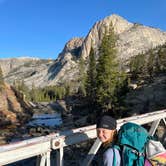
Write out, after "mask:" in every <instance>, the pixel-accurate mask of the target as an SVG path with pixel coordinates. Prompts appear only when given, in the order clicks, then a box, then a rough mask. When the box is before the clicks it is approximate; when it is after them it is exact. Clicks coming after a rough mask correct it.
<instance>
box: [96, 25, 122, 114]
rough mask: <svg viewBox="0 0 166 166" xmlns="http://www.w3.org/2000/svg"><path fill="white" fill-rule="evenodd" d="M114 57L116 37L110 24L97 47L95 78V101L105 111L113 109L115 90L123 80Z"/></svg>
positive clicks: (115, 53) (115, 100)
mask: <svg viewBox="0 0 166 166" xmlns="http://www.w3.org/2000/svg"><path fill="white" fill-rule="evenodd" d="M116 55H117V50H116V35H115V33H114V30H113V26H112V24H111V25H110V28H109V31H105V34H104V36H103V39H102V42H101V45H100V47H99V59H98V64H97V76H96V101H97V104H98V105H99V106H100V107H101V108H102V109H104V110H106V111H107V110H109V109H114V107H115V105H116V102H118V98H117V97H118V96H117V88H119V86H120V85H121V84H122V82H123V81H124V80H125V79H124V77H123V76H122V72H120V71H119V64H118V61H117V58H116Z"/></svg>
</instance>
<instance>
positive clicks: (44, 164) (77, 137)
mask: <svg viewBox="0 0 166 166" xmlns="http://www.w3.org/2000/svg"><path fill="white" fill-rule="evenodd" d="M165 118H166V109H165V110H160V111H156V112H152V113H146V114H142V115H139V116H133V117H129V118H124V119H119V120H118V121H117V122H118V126H117V129H119V128H120V126H121V125H123V124H124V123H126V122H134V123H137V124H140V125H143V124H147V123H151V122H152V125H151V128H150V130H149V133H150V134H151V135H154V133H155V131H156V129H157V127H158V125H159V123H160V121H161V120H162V121H163V122H164V124H165V126H166V121H165ZM94 138H96V125H91V126H86V127H82V128H78V129H73V130H69V131H64V132H60V133H53V134H50V135H47V136H42V137H38V138H32V139H29V140H24V141H20V142H16V143H11V144H8V145H3V146H0V165H6V164H9V163H14V162H16V161H20V160H23V159H28V158H31V157H34V156H37V160H36V166H50V165H51V163H50V153H51V151H53V150H56V153H57V155H56V159H55V164H54V165H55V166H63V158H64V156H63V154H64V153H63V150H64V148H65V147H66V146H69V145H74V144H78V143H81V142H83V141H88V140H91V139H94ZM100 145H101V142H100V140H99V139H96V141H95V142H94V144H93V146H92V147H91V149H90V151H89V153H88V154H87V157H86V158H85V159H84V161H83V162H82V166H89V165H90V163H91V161H92V159H93V157H94V155H95V154H96V152H97V151H98V149H99V147H100Z"/></svg>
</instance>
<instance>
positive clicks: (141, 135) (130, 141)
mask: <svg viewBox="0 0 166 166" xmlns="http://www.w3.org/2000/svg"><path fill="white" fill-rule="evenodd" d="M148 140H149V134H148V132H147V130H146V129H145V128H143V127H142V126H140V125H138V124H135V123H131V122H128V123H125V124H124V125H122V126H121V128H120V130H119V132H118V145H119V147H120V149H121V157H122V165H123V166H144V159H145V144H146V143H147V141H148Z"/></svg>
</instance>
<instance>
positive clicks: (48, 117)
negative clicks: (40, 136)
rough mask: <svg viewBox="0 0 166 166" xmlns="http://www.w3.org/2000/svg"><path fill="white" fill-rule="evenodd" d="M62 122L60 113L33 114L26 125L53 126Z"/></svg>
mask: <svg viewBox="0 0 166 166" xmlns="http://www.w3.org/2000/svg"><path fill="white" fill-rule="evenodd" d="M61 124H62V118H61V114H59V113H53V114H34V115H33V117H32V119H31V120H30V121H29V122H28V124H27V126H47V127H55V126H59V125H61Z"/></svg>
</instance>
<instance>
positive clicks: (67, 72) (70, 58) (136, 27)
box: [0, 14, 166, 87]
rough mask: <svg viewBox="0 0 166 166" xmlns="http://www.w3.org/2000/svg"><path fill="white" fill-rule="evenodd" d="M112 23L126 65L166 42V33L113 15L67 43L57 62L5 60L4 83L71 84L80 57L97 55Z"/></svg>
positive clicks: (3, 61)
mask: <svg viewBox="0 0 166 166" xmlns="http://www.w3.org/2000/svg"><path fill="white" fill-rule="evenodd" d="M110 23H112V25H113V27H114V30H115V33H116V34H117V37H118V40H117V49H118V58H119V60H120V61H121V63H126V61H127V60H129V59H130V57H132V56H134V55H137V54H139V53H142V52H145V51H147V50H149V49H151V48H155V47H156V46H159V45H163V44H164V43H165V42H166V32H163V31H161V30H159V29H156V28H151V27H147V26H144V25H140V24H134V23H130V22H128V21H127V20H125V19H123V18H122V17H120V16H118V15H115V14H113V15H111V16H108V17H106V18H104V19H103V20H100V21H98V22H96V23H95V24H94V26H93V27H92V28H91V29H90V31H89V33H88V34H87V36H86V37H85V38H73V39H71V40H70V41H69V42H67V43H66V45H65V47H64V49H63V51H62V52H61V53H60V54H59V56H58V58H57V59H56V60H41V59H30V58H25V59H21V60H20V59H16V58H15V59H6V60H0V66H1V67H2V71H3V73H4V77H5V80H6V81H7V82H9V83H12V82H13V81H14V80H17V79H19V80H24V82H25V83H26V84H27V85H28V86H29V87H30V86H32V83H33V84H34V85H35V86H36V87H44V86H48V85H57V84H61V83H63V82H70V81H74V80H76V79H77V77H78V76H79V70H78V67H79V63H78V57H80V56H82V57H83V59H87V58H88V56H89V52H90V48H91V46H93V48H94V50H95V51H96V52H97V50H98V48H99V45H100V43H101V40H102V37H103V33H104V31H105V29H106V28H108V26H109V25H110Z"/></svg>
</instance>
